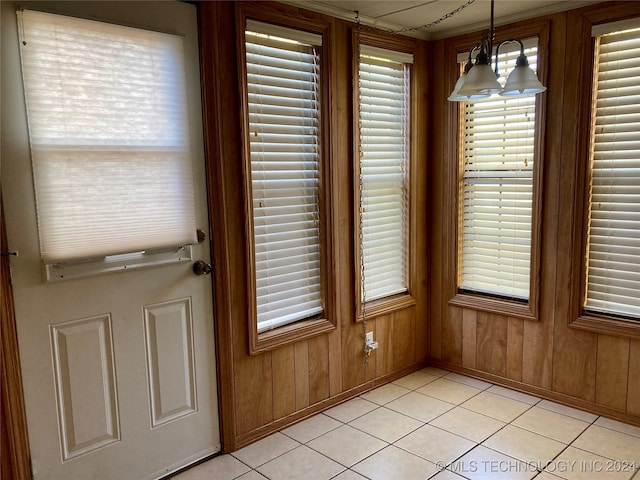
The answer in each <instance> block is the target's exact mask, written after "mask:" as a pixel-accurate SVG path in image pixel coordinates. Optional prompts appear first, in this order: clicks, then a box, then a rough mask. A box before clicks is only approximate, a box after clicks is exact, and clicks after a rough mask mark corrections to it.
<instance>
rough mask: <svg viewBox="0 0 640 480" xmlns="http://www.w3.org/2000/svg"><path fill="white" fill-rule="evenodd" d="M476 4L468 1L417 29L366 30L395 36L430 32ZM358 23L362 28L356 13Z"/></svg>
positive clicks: (366, 26) (370, 27)
mask: <svg viewBox="0 0 640 480" xmlns="http://www.w3.org/2000/svg"><path fill="white" fill-rule="evenodd" d="M475 2H476V0H467V1H466V2H465V3H463V4H461V5H460V6H458V7H457V8H455V9H454V10H451V11H450V12H448V13H445V14H444V15H443V16H441V17H440V18H438V19H437V20H434V21H433V22H431V23H425V24H424V25H418V26H417V27H405V28H401V29H400V30H393V29H391V28H384V27H375V26H372V25H364V28H366V29H370V30H381V31H384V32H386V33H391V34H393V35H400V34H403V33H410V32H417V31H418V30H428V29H430V28H431V27H435V26H436V25H438V24H440V23H442V22H444V21H445V20H448V19H449V18H451V17H453V16H454V15H456V14H457V13H460V12H461V11H462V10H464V9H465V8H467V7H468V6H470V5H472V4H474V3H475ZM356 22H357V23H358V28H361V27H360V23H359V22H360V15H359V13H358V12H356Z"/></svg>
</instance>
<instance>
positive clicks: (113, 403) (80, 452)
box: [0, 2, 220, 480]
mask: <svg viewBox="0 0 640 480" xmlns="http://www.w3.org/2000/svg"><path fill="white" fill-rule="evenodd" d="M1 3H2V5H1V6H2V18H1V21H2V29H1V31H2V97H1V98H2V103H1V108H2V118H1V120H2V143H1V147H2V165H1V170H0V173H1V175H2V176H1V180H2V190H3V196H4V205H5V213H6V223H7V233H8V237H9V246H10V248H11V249H12V250H17V251H18V252H19V256H18V257H12V260H11V268H12V276H13V286H14V294H15V307H16V322H17V327H18V339H19V349H20V361H21V367H22V373H23V381H24V395H25V402H26V411H27V423H28V433H29V442H30V447H31V455H32V461H33V471H34V477H35V479H36V480H38V479H43V480H45V479H46V480H83V479H92V480H93V479H118V480H120V479H122V480H127V479H130V480H137V479H153V478H159V477H161V476H163V475H166V474H168V473H170V472H172V471H175V470H177V469H179V468H181V467H183V466H185V465H188V464H189V463H192V462H194V461H196V460H198V459H201V458H203V457H205V456H207V455H210V454H213V453H215V452H218V451H219V450H220V435H219V425H218V404H217V388H216V368H215V352H214V322H213V308H212V285H211V276H210V275H202V276H196V275H195V274H194V273H193V271H192V264H193V261H196V260H203V261H204V262H205V263H209V261H210V260H209V258H210V257H209V255H210V252H209V238H208V237H209V234H208V232H209V226H208V223H207V218H208V217H207V204H206V198H207V197H206V185H205V178H206V176H205V171H204V170H205V165H204V153H203V141H202V119H201V103H200V87H199V85H200V84H199V70H198V68H199V67H198V47H197V18H196V8H195V6H194V5H189V4H185V3H182V2H153V3H152V2H95V3H94V2H64V3H60V4H58V3H56V2H43V3H41V4H40V5H34V4H31V3H29V2H20V6H23V7H26V8H34V9H38V8H37V7H42V9H43V10H46V11H53V12H55V13H60V14H68V15H71V16H76V17H84V18H91V19H94V20H102V21H106V22H111V23H118V24H122V25H128V26H134V27H139V28H147V29H149V30H157V31H161V32H167V33H177V34H179V35H183V36H184V44H185V50H186V52H185V57H186V70H187V72H186V83H187V90H188V92H187V97H188V98H187V100H188V110H189V121H190V127H191V134H190V138H191V143H192V150H193V151H194V152H196V155H194V156H193V157H194V158H193V161H194V164H193V172H194V179H195V186H194V190H195V197H196V203H197V205H196V222H197V227H198V228H199V229H202V230H203V231H204V232H206V234H207V239H206V240H205V241H204V242H203V243H200V244H196V245H194V246H193V260H192V261H184V260H183V261H178V262H174V263H170V264H164V265H156V266H147V267H145V268H138V269H129V270H125V271H117V272H112V273H107V274H99V275H91V276H87V277H84V278H78V279H65V280H63V281H57V282H45V281H44V280H43V273H42V268H43V267H42V261H41V259H40V251H39V244H38V231H37V220H36V207H35V200H34V186H33V176H32V167H31V157H30V150H29V138H28V129H27V118H26V112H25V104H24V95H23V87H22V79H21V68H20V54H19V45H18V31H17V27H16V13H15V11H16V5H17V4H14V3H13V2H1ZM25 3H26V5H25Z"/></svg>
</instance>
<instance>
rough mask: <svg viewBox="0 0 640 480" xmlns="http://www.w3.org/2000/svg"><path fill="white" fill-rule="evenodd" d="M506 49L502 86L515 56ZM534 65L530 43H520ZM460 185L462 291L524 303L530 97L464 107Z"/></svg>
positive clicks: (515, 52) (528, 260)
mask: <svg viewBox="0 0 640 480" xmlns="http://www.w3.org/2000/svg"><path fill="white" fill-rule="evenodd" d="M508 47H511V45H508V46H505V47H503V48H504V53H503V51H502V50H501V54H500V58H499V66H500V67H501V68H500V79H499V80H500V81H501V83H504V81H505V79H506V77H507V76H508V72H509V70H510V68H512V66H513V65H514V64H515V60H516V58H517V56H518V54H519V49H518V47H517V45H515V44H514V45H513V46H512V48H513V49H512V50H509V48H508ZM525 47H526V49H525V53H526V55H527V57H528V58H529V62H530V65H531V68H532V69H533V70H534V71H535V70H536V68H537V47H536V42H535V40H533V41H531V40H528V41H525ZM462 108H463V121H462V131H461V147H462V148H461V162H462V178H461V186H460V209H461V210H460V215H461V218H460V237H459V242H460V245H459V247H460V251H461V254H462V259H461V261H460V264H461V265H460V266H461V272H460V283H459V288H460V291H462V292H471V293H481V294H489V295H492V296H497V297H502V298H509V299H514V300H522V301H526V300H527V299H528V298H529V290H530V286H529V283H530V263H531V240H532V236H531V233H532V229H531V225H532V204H533V203H532V202H533V178H534V137H535V135H534V134H535V129H534V126H535V117H536V97H535V96H529V97H516V98H508V97H495V96H494V97H490V98H487V99H482V100H477V101H470V102H466V103H464V104H463V107H462Z"/></svg>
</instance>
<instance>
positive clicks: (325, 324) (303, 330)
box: [249, 318, 336, 355]
mask: <svg viewBox="0 0 640 480" xmlns="http://www.w3.org/2000/svg"><path fill="white" fill-rule="evenodd" d="M335 328H336V326H335V325H334V324H333V322H331V321H329V320H328V319H326V318H311V319H309V320H302V321H300V322H296V323H292V324H291V325H284V326H282V327H279V328H275V329H273V330H269V331H267V332H263V333H257V332H256V333H254V334H253V335H250V337H251V342H250V347H249V353H250V354H251V355H258V354H260V353H264V352H268V351H270V350H275V349H276V348H280V347H282V346H285V345H289V344H291V343H295V342H298V341H300V340H305V339H307V338H311V337H314V336H316V335H321V334H323V333H327V332H330V331H332V330H335Z"/></svg>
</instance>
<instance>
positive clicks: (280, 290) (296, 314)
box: [245, 19, 326, 346]
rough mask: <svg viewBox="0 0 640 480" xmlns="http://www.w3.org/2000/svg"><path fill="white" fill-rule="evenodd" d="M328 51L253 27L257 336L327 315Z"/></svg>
mask: <svg viewBox="0 0 640 480" xmlns="http://www.w3.org/2000/svg"><path fill="white" fill-rule="evenodd" d="M321 46H322V36H321V35H318V34H314V33H309V32H306V31H302V30H297V29H292V28H285V27H280V26H276V25H271V24H266V23H262V22H257V21H254V20H251V19H248V20H247V27H246V32H245V50H246V82H247V83H246V89H247V113H248V118H247V134H246V136H247V137H248V138H247V139H246V140H247V142H248V151H249V155H248V157H249V158H248V162H249V165H248V166H249V168H248V170H249V171H250V177H251V182H250V186H249V187H250V188H249V191H250V192H251V194H250V195H251V196H250V202H251V206H250V207H251V208H250V212H251V219H252V223H253V244H252V245H251V248H252V251H253V252H252V253H253V268H252V269H251V275H253V276H254V279H255V299H254V300H255V306H254V307H255V317H256V321H257V332H258V333H263V332H267V331H269V330H274V329H276V328H277V327H282V326H284V325H288V324H291V323H294V322H299V321H302V320H307V319H318V318H321V317H322V316H323V315H324V314H325V311H324V310H325V308H324V298H323V278H324V276H325V275H326V274H325V272H323V262H322V257H323V255H322V254H323V252H322V250H323V246H322V238H323V231H322V211H321V201H320V196H321V191H320V184H321V180H322V167H323V166H322V159H323V156H322V145H321V123H322V122H321V115H322V112H321V110H322V101H321V97H322V95H321V93H322V92H321V85H322V83H321V72H320V69H321ZM254 346H255V345H254Z"/></svg>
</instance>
